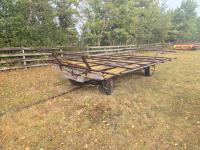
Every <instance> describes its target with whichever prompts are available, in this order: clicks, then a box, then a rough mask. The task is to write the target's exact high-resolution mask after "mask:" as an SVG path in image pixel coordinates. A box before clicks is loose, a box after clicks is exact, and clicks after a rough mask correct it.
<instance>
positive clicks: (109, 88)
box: [100, 79, 113, 95]
mask: <svg viewBox="0 0 200 150" xmlns="http://www.w3.org/2000/svg"><path fill="white" fill-rule="evenodd" d="M100 88H101V91H102V92H103V93H105V94H106V95H111V94H112V92H113V80H112V79H108V80H103V81H101V83H100Z"/></svg>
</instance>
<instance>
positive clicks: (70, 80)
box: [69, 79, 83, 86]
mask: <svg viewBox="0 0 200 150" xmlns="http://www.w3.org/2000/svg"><path fill="white" fill-rule="evenodd" d="M69 82H70V83H71V84H72V85H75V86H80V85H82V84H83V83H80V82H77V81H75V80H72V79H69Z"/></svg>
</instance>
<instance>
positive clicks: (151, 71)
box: [144, 65, 156, 76]
mask: <svg viewBox="0 0 200 150" xmlns="http://www.w3.org/2000/svg"><path fill="white" fill-rule="evenodd" d="M155 70H156V68H155V65H154V66H149V67H147V68H145V69H144V74H145V76H152V75H153V74H154V72H155Z"/></svg>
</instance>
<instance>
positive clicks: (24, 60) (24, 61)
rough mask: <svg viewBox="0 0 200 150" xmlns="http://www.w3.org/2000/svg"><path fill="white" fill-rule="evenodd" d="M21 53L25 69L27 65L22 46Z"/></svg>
mask: <svg viewBox="0 0 200 150" xmlns="http://www.w3.org/2000/svg"><path fill="white" fill-rule="evenodd" d="M22 54H23V56H22V57H23V66H24V68H25V69H27V67H26V56H25V51H24V48H23V47H22Z"/></svg>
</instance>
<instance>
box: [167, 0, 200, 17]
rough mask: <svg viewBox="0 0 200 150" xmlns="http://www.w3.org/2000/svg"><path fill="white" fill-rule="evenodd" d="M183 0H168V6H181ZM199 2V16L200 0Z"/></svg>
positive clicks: (199, 14) (199, 9)
mask: <svg viewBox="0 0 200 150" xmlns="http://www.w3.org/2000/svg"><path fill="white" fill-rule="evenodd" d="M181 1H182V0H168V6H169V7H170V8H173V9H174V8H176V7H178V6H180V4H181ZM197 2H198V3H199V7H198V8H197V13H198V16H200V0H197Z"/></svg>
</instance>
